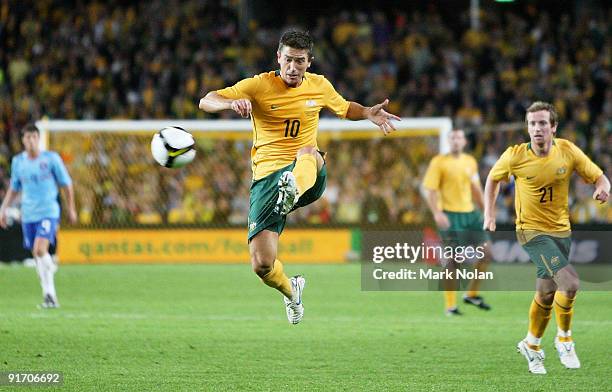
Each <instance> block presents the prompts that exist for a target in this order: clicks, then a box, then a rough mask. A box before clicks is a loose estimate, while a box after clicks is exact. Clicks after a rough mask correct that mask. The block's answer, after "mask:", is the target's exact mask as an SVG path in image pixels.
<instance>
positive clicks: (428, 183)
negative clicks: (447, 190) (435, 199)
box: [423, 157, 440, 190]
mask: <svg viewBox="0 0 612 392" xmlns="http://www.w3.org/2000/svg"><path fill="white" fill-rule="evenodd" d="M423 186H424V187H425V188H427V189H432V190H439V189H440V160H439V159H437V157H435V158H434V159H432V160H431V163H430V164H429V167H428V168H427V171H426V172H425V177H424V178H423Z"/></svg>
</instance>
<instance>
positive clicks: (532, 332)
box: [526, 295, 552, 350]
mask: <svg viewBox="0 0 612 392" xmlns="http://www.w3.org/2000/svg"><path fill="white" fill-rule="evenodd" d="M551 313H552V306H550V305H544V304H543V301H542V300H541V298H539V297H538V295H536V296H534V297H533V300H532V301H531V307H530V308H529V332H528V333H527V339H526V340H527V344H528V345H529V347H530V348H531V349H532V350H539V349H540V344H541V340H542V336H543V335H544V330H545V329H546V326H547V325H548V321H550V317H551Z"/></svg>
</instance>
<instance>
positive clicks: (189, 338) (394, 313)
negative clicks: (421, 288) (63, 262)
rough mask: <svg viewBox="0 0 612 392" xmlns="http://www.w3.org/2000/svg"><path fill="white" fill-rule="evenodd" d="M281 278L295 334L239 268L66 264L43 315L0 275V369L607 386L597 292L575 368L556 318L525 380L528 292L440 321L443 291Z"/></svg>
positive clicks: (92, 375) (267, 293)
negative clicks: (292, 308) (521, 349)
mask: <svg viewBox="0 0 612 392" xmlns="http://www.w3.org/2000/svg"><path fill="white" fill-rule="evenodd" d="M285 270H286V272H287V273H288V274H294V273H298V272H299V273H303V274H304V275H305V277H306V279H307V286H306V289H305V293H304V304H305V307H306V313H305V316H304V320H303V321H302V323H301V324H299V325H297V326H292V325H289V324H288V323H287V320H286V318H285V310H284V307H283V303H282V299H281V296H280V294H279V293H277V292H276V291H274V290H273V289H270V288H268V287H267V286H265V285H263V284H262V283H261V282H260V281H259V280H258V279H257V278H256V277H255V275H254V274H253V273H252V272H251V270H250V268H249V266H247V265H144V266H129V265H127V266H110V265H103V266H63V267H61V268H60V271H59V272H58V274H57V276H56V281H57V287H58V293H59V298H60V302H61V304H62V307H61V308H60V309H54V310H45V311H43V310H38V309H37V308H36V306H35V305H36V304H37V303H38V302H40V288H39V286H38V282H37V278H36V273H35V272H34V270H33V269H29V268H24V267H3V268H0V371H8V370H32V371H41V370H55V371H62V372H63V373H64V379H65V381H64V386H63V387H61V388H58V389H61V390H70V391H131V390H138V391H158V390H159V391H196V390H198V391H200V390H205V391H216V390H219V391H237V390H246V391H260V390H261V391H281V390H282V391H302V390H314V391H356V390H364V391H383V390H389V391H417V390H425V391H446V390H448V391H514V390H516V391H555V392H558V391H560V390H571V391H603V390H610V389H612V381H610V366H609V365H610V360H609V358H610V357H609V355H610V350H611V348H612V347H611V344H610V332H611V331H612V320H611V319H610V309H612V297H611V296H610V295H609V293H608V292H583V293H581V294H580V297H579V298H578V300H577V305H576V310H575V323H574V326H573V331H574V336H575V337H576V340H577V350H578V354H579V356H580V358H581V360H582V364H583V368H582V369H580V370H577V371H570V370H566V369H564V368H562V366H561V364H560V363H559V361H558V358H557V357H556V353H555V351H554V349H553V347H552V340H553V337H554V333H555V330H556V325H555V322H554V318H553V320H551V323H550V325H549V328H548V330H547V332H546V335H545V337H544V348H545V350H546V354H547V359H546V367H547V370H548V374H547V375H545V376H535V375H531V374H529V373H528V372H527V363H526V361H525V360H524V359H523V358H522V357H521V356H520V355H519V354H517V353H516V352H515V344H516V343H517V341H518V340H519V339H521V338H522V337H524V335H525V332H526V327H527V325H526V323H527V310H528V307H529V304H530V301H531V298H532V295H533V294H532V293H531V292H513V293H510V292H490V293H484V295H485V296H486V298H487V300H488V301H489V302H490V303H491V305H492V306H493V310H492V311H491V312H488V313H487V312H484V311H480V310H478V309H476V308H473V307H468V306H467V305H466V306H462V309H463V310H464V312H465V315H464V316H463V317H462V318H460V319H457V318H453V319H449V318H447V317H446V316H444V315H443V312H442V303H443V298H442V294H441V293H437V292H362V291H361V290H360V270H359V266H358V265H322V266H315V265H286V267H285ZM2 388H3V387H0V389H2ZM4 389H5V390H17V389H16V388H13V387H4ZM26 389H27V388H19V389H18V390H20V391H21V390H26ZM35 390H41V389H40V388H36V389H35ZM45 390H48V389H45Z"/></svg>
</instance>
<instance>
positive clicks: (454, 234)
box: [440, 211, 490, 246]
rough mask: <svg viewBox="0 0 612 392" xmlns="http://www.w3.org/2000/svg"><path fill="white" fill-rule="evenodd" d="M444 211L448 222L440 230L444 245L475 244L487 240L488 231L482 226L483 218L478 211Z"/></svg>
mask: <svg viewBox="0 0 612 392" xmlns="http://www.w3.org/2000/svg"><path fill="white" fill-rule="evenodd" d="M444 213H445V214H446V216H447V217H448V221H449V223H450V227H449V228H448V229H447V230H440V236H441V237H442V240H443V241H444V244H445V245H448V246H468V245H474V246H477V245H481V244H483V243H485V242H487V241H489V239H490V238H489V233H487V232H486V231H484V230H483V228H482V225H483V219H482V213H481V212H480V211H472V212H451V211H444Z"/></svg>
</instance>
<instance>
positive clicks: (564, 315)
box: [553, 291, 576, 342]
mask: <svg viewBox="0 0 612 392" xmlns="http://www.w3.org/2000/svg"><path fill="white" fill-rule="evenodd" d="M575 300H576V298H569V297H566V296H565V295H564V294H563V293H562V292H560V291H557V292H556V293H555V301H554V303H553V306H554V308H555V318H556V320H557V337H558V339H559V341H560V342H571V341H572V331H571V326H572V317H573V315H574V302H575Z"/></svg>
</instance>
